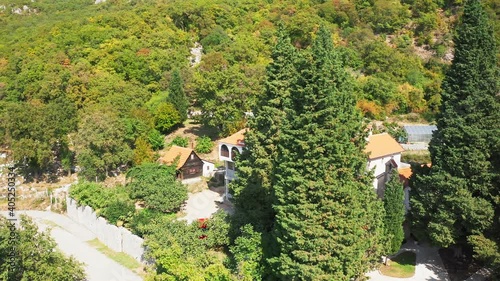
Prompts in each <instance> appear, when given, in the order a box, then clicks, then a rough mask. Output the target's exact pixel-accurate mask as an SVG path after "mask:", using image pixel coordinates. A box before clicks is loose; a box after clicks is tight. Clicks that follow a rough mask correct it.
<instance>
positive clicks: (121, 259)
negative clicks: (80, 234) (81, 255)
mask: <svg viewBox="0 0 500 281" xmlns="http://www.w3.org/2000/svg"><path fill="white" fill-rule="evenodd" d="M87 243H88V244H89V245H90V246H92V247H94V248H95V249H97V250H98V251H99V252H101V253H103V254H104V255H106V256H107V257H108V258H110V259H112V260H114V261H116V262H117V263H119V264H121V265H123V266H125V267H126V268H128V269H130V270H132V271H134V272H136V273H139V274H141V271H142V264H141V263H139V262H138V261H136V260H135V259H134V258H132V257H131V256H129V255H127V254H125V253H121V252H120V253H118V252H115V251H113V250H111V249H110V248H108V247H107V246H106V245H104V244H103V243H102V242H101V241H99V240H98V239H97V238H95V239H93V240H90V241H87Z"/></svg>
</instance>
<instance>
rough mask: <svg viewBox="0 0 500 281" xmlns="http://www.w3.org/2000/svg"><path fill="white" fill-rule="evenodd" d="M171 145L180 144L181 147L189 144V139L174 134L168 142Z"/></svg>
mask: <svg viewBox="0 0 500 281" xmlns="http://www.w3.org/2000/svg"><path fill="white" fill-rule="evenodd" d="M170 144H171V145H177V146H182V147H188V144H189V139H188V138H187V137H184V138H183V137H181V136H176V137H175V138H174V139H173V140H172V142H171V143H170Z"/></svg>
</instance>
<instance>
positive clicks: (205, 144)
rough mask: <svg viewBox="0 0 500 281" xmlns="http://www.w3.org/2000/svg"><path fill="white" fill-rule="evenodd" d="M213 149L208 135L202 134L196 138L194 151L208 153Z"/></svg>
mask: <svg viewBox="0 0 500 281" xmlns="http://www.w3.org/2000/svg"><path fill="white" fill-rule="evenodd" d="M213 149H214V143H213V142H212V140H211V139H210V138H209V137H207V136H203V137H199V138H197V139H196V146H195V147H194V151H196V153H210V152H212V150H213Z"/></svg>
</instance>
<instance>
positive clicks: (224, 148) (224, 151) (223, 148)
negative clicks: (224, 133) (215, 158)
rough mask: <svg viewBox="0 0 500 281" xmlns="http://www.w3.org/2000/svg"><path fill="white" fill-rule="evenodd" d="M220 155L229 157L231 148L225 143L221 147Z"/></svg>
mask: <svg viewBox="0 0 500 281" xmlns="http://www.w3.org/2000/svg"><path fill="white" fill-rule="evenodd" d="M220 155H222V156H224V157H229V148H227V145H225V144H223V145H222V146H221V147H220Z"/></svg>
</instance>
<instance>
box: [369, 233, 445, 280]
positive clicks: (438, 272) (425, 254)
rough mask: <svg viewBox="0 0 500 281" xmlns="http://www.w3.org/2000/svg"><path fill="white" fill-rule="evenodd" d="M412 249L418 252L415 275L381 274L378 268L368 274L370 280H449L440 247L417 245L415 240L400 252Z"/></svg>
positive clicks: (404, 246)
mask: <svg viewBox="0 0 500 281" xmlns="http://www.w3.org/2000/svg"><path fill="white" fill-rule="evenodd" d="M404 251H412V252H415V253H416V254H417V261H416V263H417V264H416V265H415V275H413V277H410V278H395V277H388V276H385V275H382V274H380V272H379V271H378V270H375V271H372V272H369V273H368V274H367V275H366V276H368V277H370V279H369V280H370V281H402V280H405V281H449V280H450V279H449V277H448V273H447V272H446V269H445V268H444V265H443V262H442V261H441V257H440V256H439V253H438V248H435V247H430V246H427V245H415V244H414V243H413V242H410V243H406V244H405V245H403V247H402V248H401V250H400V252H404Z"/></svg>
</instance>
